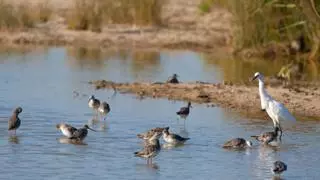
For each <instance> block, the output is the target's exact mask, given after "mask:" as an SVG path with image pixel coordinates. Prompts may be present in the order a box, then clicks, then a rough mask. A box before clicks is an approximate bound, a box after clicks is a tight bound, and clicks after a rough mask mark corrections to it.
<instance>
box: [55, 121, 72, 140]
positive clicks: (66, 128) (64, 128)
mask: <svg viewBox="0 0 320 180" xmlns="http://www.w3.org/2000/svg"><path fill="white" fill-rule="evenodd" d="M56 128H57V129H60V131H61V132H62V134H63V135H65V136H66V137H68V138H71V137H72V136H73V133H74V132H75V131H77V128H75V127H73V126H71V125H69V124H64V123H60V124H57V125H56Z"/></svg>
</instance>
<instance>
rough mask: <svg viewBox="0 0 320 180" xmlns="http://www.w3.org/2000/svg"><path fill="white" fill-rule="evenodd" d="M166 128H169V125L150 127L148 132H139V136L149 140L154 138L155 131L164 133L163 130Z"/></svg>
mask: <svg viewBox="0 0 320 180" xmlns="http://www.w3.org/2000/svg"><path fill="white" fill-rule="evenodd" d="M165 128H169V127H164V128H161V127H156V128H152V129H150V130H149V131H147V132H144V133H140V134H137V137H138V138H140V139H143V140H148V139H150V138H152V136H153V135H154V134H155V133H157V132H161V133H162V131H163V130H164V129H165Z"/></svg>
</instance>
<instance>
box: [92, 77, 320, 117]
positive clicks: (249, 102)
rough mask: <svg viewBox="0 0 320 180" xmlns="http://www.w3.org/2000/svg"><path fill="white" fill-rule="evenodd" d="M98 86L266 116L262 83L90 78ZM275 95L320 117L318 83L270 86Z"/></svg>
mask: <svg viewBox="0 0 320 180" xmlns="http://www.w3.org/2000/svg"><path fill="white" fill-rule="evenodd" d="M90 84H92V85H93V86H94V87H95V88H96V89H105V88H107V89H116V90H117V91H118V92H121V93H131V94H135V95H137V96H138V97H152V98H167V99H171V100H184V101H191V102H195V103H206V104H208V106H212V107H215V106H219V107H223V108H227V109H231V110H233V111H236V112H239V113H241V114H245V115H246V116H248V117H253V118H254V117H255V118H264V117H265V114H264V112H262V111H260V99H259V95H258V85H257V84H255V85H254V84H251V85H250V86H246V85H232V84H221V83H218V84H208V83H203V82H195V83H181V84H167V83H140V82H137V83H116V82H111V81H105V80H99V81H92V82H90ZM267 91H268V92H269V93H270V94H271V96H273V97H274V98H275V99H277V100H278V101H280V102H281V103H283V104H285V106H286V107H287V108H288V109H289V111H291V112H292V113H293V114H294V115H295V116H297V117H298V118H302V119H304V118H308V119H318V118H319V117H320V90H319V89H318V88H317V87H312V88H310V87H309V88H307V89H306V88H303V87H294V88H290V89H287V88H283V87H281V86H278V87H271V86H269V87H268V88H267Z"/></svg>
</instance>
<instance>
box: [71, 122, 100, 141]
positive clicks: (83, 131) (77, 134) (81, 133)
mask: <svg viewBox="0 0 320 180" xmlns="http://www.w3.org/2000/svg"><path fill="white" fill-rule="evenodd" d="M88 129H90V130H91V131H96V130H94V129H91V128H90V127H89V126H88V125H84V126H83V128H79V129H77V130H76V131H74V132H73V134H72V136H71V137H70V139H76V140H79V141H82V140H83V139H84V138H86V137H87V135H88Z"/></svg>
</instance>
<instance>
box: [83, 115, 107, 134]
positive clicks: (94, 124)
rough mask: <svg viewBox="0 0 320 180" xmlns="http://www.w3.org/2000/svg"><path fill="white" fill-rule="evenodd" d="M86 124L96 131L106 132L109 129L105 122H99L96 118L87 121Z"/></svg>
mask: <svg viewBox="0 0 320 180" xmlns="http://www.w3.org/2000/svg"><path fill="white" fill-rule="evenodd" d="M88 124H89V125H90V126H91V127H93V128H94V129H97V130H98V131H107V129H109V126H107V122H106V121H99V120H98V119H96V118H92V119H89V120H88Z"/></svg>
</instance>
